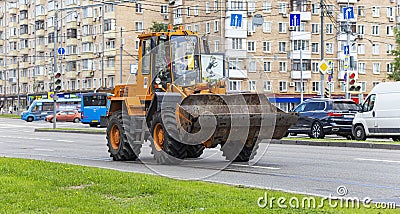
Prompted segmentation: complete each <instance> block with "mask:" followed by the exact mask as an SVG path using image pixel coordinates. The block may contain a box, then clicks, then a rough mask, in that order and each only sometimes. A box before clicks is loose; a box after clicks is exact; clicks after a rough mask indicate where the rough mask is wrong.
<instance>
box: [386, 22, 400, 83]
mask: <svg viewBox="0 0 400 214" xmlns="http://www.w3.org/2000/svg"><path fill="white" fill-rule="evenodd" d="M395 35H396V49H394V50H392V55H393V56H395V58H394V62H392V65H393V72H392V73H391V74H388V77H389V79H391V80H395V81H400V31H399V29H398V28H395Z"/></svg>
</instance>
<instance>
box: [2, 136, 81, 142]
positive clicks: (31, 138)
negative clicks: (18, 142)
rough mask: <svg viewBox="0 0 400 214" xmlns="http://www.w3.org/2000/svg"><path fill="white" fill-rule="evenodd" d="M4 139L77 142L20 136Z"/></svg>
mask: <svg viewBox="0 0 400 214" xmlns="http://www.w3.org/2000/svg"><path fill="white" fill-rule="evenodd" d="M3 137H4V138H11V139H24V140H39V141H57V142H64V143H73V142H75V141H72V140H55V139H50V138H39V137H19V136H7V135H6V136H3Z"/></svg>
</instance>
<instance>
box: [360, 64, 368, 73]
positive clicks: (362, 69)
mask: <svg viewBox="0 0 400 214" xmlns="http://www.w3.org/2000/svg"><path fill="white" fill-rule="evenodd" d="M366 67H367V65H366V64H365V62H359V63H358V73H359V74H365V70H366Z"/></svg>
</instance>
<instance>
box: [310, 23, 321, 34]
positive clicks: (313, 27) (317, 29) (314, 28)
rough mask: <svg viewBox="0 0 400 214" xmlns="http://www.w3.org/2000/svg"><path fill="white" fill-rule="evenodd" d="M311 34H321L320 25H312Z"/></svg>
mask: <svg viewBox="0 0 400 214" xmlns="http://www.w3.org/2000/svg"><path fill="white" fill-rule="evenodd" d="M311 33H312V34H318V33H319V24H311Z"/></svg>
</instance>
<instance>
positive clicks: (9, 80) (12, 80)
mask: <svg viewBox="0 0 400 214" xmlns="http://www.w3.org/2000/svg"><path fill="white" fill-rule="evenodd" d="M8 82H10V83H15V82H17V78H16V77H10V78H9V79H8Z"/></svg>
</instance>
